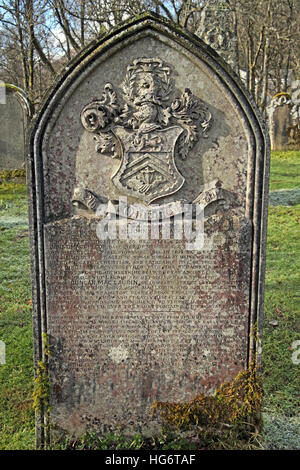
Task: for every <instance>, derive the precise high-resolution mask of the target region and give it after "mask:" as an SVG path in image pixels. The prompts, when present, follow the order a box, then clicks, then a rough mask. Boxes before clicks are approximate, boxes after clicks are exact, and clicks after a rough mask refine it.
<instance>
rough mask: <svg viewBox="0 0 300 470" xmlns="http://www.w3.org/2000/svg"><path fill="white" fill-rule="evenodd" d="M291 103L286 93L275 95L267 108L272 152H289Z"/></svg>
mask: <svg viewBox="0 0 300 470" xmlns="http://www.w3.org/2000/svg"><path fill="white" fill-rule="evenodd" d="M291 109H292V102H291V98H290V96H289V95H288V94H287V93H278V94H277V95H275V96H274V97H273V99H272V101H271V103H270V106H269V110H268V111H269V113H268V114H269V128H270V139H271V148H272V150H289V128H290V127H291V125H292V119H291Z"/></svg>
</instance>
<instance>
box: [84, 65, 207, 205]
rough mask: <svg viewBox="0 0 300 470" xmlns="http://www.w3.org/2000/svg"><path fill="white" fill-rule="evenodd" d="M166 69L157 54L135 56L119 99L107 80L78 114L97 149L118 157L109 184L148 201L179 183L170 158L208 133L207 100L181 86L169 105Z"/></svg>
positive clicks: (170, 191) (168, 72)
mask: <svg viewBox="0 0 300 470" xmlns="http://www.w3.org/2000/svg"><path fill="white" fill-rule="evenodd" d="M170 75H171V70H170V67H168V66H167V65H166V64H164V63H163V61H162V60H161V59H159V58H140V59H136V60H134V61H133V63H132V64H131V65H129V66H128V67H127V73H126V76H125V78H124V81H123V83H122V91H123V97H122V98H123V100H122V102H120V100H119V99H118V97H117V93H116V91H115V89H114V87H113V85H112V84H110V83H107V84H106V85H105V87H104V92H103V95H102V97H101V99H99V100H94V101H92V102H91V103H89V104H87V105H86V106H85V107H84V109H83V110H82V113H81V122H82V124H83V126H84V128H85V129H86V130H87V131H88V132H91V133H92V134H94V139H95V141H96V151H97V152H99V153H100V154H103V155H107V156H110V157H111V158H119V159H120V160H121V162H120V166H119V168H118V170H117V172H116V173H115V174H114V175H112V177H111V179H112V183H113V185H114V186H115V188H117V189H118V191H119V192H120V194H122V195H125V196H132V197H134V198H137V199H138V200H140V201H142V202H144V203H146V204H150V203H151V202H153V201H154V200H156V199H158V198H161V197H163V196H168V195H170V194H173V193H175V192H177V191H178V190H179V189H180V188H181V187H182V185H183V184H184V181H185V180H184V177H183V176H182V175H181V174H180V173H179V171H178V169H177V167H176V163H175V160H176V158H181V159H183V160H185V159H186V158H187V157H188V153H189V151H190V150H191V148H192V147H193V145H194V144H195V143H196V142H197V141H198V140H199V138H200V137H201V136H202V137H204V138H205V137H207V134H206V132H207V131H208V130H209V128H210V126H211V123H212V116H211V114H210V112H209V110H208V107H207V106H206V104H205V103H204V102H203V101H202V100H201V99H199V98H198V97H196V96H194V95H193V94H192V92H191V91H190V90H189V89H185V91H184V92H183V93H182V95H181V96H180V97H179V98H176V99H175V100H174V101H173V102H172V103H171V104H170V103H169V105H168V102H169V101H170V94H171V93H172V91H173V80H172V78H171V76H170Z"/></svg>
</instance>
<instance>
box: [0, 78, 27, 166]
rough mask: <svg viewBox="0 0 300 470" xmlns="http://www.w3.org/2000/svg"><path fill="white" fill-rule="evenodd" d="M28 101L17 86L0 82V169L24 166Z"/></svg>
mask: <svg viewBox="0 0 300 470" xmlns="http://www.w3.org/2000/svg"><path fill="white" fill-rule="evenodd" d="M30 114H31V111H30V103H29V101H28V99H27V97H26V95H25V93H24V92H23V91H22V90H21V89H20V88H18V87H16V86H14V85H9V84H0V126H1V135H0V169H1V170H15V169H19V168H24V166H25V150H24V149H25V135H26V131H27V127H28V120H29V118H30Z"/></svg>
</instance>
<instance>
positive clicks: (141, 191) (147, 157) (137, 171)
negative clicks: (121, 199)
mask: <svg viewBox="0 0 300 470" xmlns="http://www.w3.org/2000/svg"><path fill="white" fill-rule="evenodd" d="M113 132H114V134H115V136H116V137H117V139H118V140H119V142H120V146H121V148H122V161H121V165H120V167H119V169H118V171H117V172H116V173H115V175H113V177H112V182H113V184H114V186H115V187H116V188H117V189H118V190H119V191H120V192H121V193H122V194H124V195H127V196H132V197H135V198H137V199H140V200H142V201H144V202H146V203H147V204H150V203H151V202H153V201H155V200H156V199H158V198H161V197H163V196H168V195H169V194H173V193H175V192H176V191H178V190H179V189H180V188H181V187H182V185H183V183H184V181H185V180H184V178H183V176H182V175H181V174H180V173H179V171H178V170H177V168H176V164H175V160H174V149H175V144H176V141H177V139H178V137H179V136H180V134H181V133H182V132H183V129H182V128H181V127H179V126H173V127H169V128H167V129H154V130H151V131H149V132H145V131H144V132H143V133H141V132H138V131H130V130H127V129H124V128H123V127H115V128H114V131H113Z"/></svg>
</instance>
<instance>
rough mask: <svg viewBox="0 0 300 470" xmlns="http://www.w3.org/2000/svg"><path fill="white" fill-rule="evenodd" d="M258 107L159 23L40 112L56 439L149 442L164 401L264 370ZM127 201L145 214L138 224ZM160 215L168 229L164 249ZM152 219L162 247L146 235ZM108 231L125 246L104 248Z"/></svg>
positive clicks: (69, 74) (102, 48)
mask: <svg viewBox="0 0 300 470" xmlns="http://www.w3.org/2000/svg"><path fill="white" fill-rule="evenodd" d="M141 68H142V69H143V70H141ZM131 73H132V75H131ZM126 77H127V78H129V82H127V85H126ZM162 77H163V78H162ZM124 80H125V84H124ZM128 97H129V98H128ZM163 98H164V99H163ZM249 100H250V98H249V97H248V96H247V94H246V92H244V91H243V89H242V88H241V85H240V84H237V83H236V82H235V80H234V79H233V78H232V77H231V75H230V72H229V71H227V70H225V69H224V68H223V67H222V66H221V65H220V64H219V62H218V59H217V58H216V56H215V54H213V53H212V51H211V50H210V49H209V48H208V47H207V46H206V45H205V44H204V43H203V42H201V41H200V40H197V39H196V38H195V36H192V35H189V34H188V33H186V32H184V31H182V30H179V29H178V28H177V26H174V25H172V24H171V23H168V22H166V21H165V20H164V19H162V18H159V17H156V16H153V15H145V16H143V17H141V18H139V19H136V20H133V21H131V22H129V23H128V24H127V25H125V26H124V27H122V28H121V29H119V30H117V31H116V32H114V33H112V34H111V35H108V36H107V37H105V38H104V39H102V40H101V41H99V42H98V43H93V44H92V45H91V46H90V47H89V48H87V49H86V50H85V51H83V53H82V54H81V56H80V57H78V59H76V60H75V61H73V62H72V63H71V64H70V66H69V68H68V70H67V71H66V72H65V74H64V75H63V76H62V77H61V78H60V79H59V81H58V82H57V85H56V87H55V88H54V89H53V90H52V91H51V93H50V94H49V96H48V97H47V99H46V101H45V104H44V107H43V108H42V110H41V112H40V114H39V116H38V118H37V120H36V123H35V126H34V128H33V132H32V138H31V151H32V160H31V161H30V162H29V176H30V178H31V188H32V189H31V192H30V211H31V237H32V245H31V246H32V278H33V294H34V328H35V357H36V360H38V359H39V358H43V357H44V358H45V356H44V351H43V347H42V333H43V332H47V333H48V334H49V338H50V344H51V350H52V353H51V356H50V358H49V370H50V383H51V422H52V424H54V425H55V426H56V427H58V428H59V429H62V430H65V431H67V432H69V433H72V434H76V435H79V434H81V433H82V432H84V431H86V430H91V429H94V430H99V431H105V430H108V429H112V430H114V429H116V428H118V427H119V426H124V428H125V429H126V430H127V431H128V432H129V431H130V432H132V431H142V432H145V433H151V432H153V430H154V429H155V428H156V427H157V425H158V423H157V422H156V421H155V420H153V419H152V420H151V419H150V409H151V405H152V404H153V402H154V401H155V400H159V401H183V400H188V399H191V398H192V397H194V396H195V394H197V393H198V392H204V393H213V392H214V390H215V389H216V388H217V387H218V386H219V385H220V384H221V383H223V382H224V381H227V380H230V379H232V378H234V377H235V375H236V374H237V373H238V372H239V371H241V370H243V369H244V368H246V367H247V365H248V363H249V361H251V360H253V359H254V358H255V357H257V356H258V357H259V353H260V351H259V350H258V349H257V345H256V340H255V338H254V335H253V334H250V333H251V332H252V333H253V331H252V328H253V327H254V325H256V323H258V328H259V331H260V332H261V318H262V308H263V282H264V253H265V234H266V210H267V202H268V201H267V192H268V190H267V187H268V186H267V175H268V169H269V167H268V164H269V163H268V162H269V160H268V158H269V155H268V139H267V136H266V133H265V129H264V124H263V123H262V121H261V119H260V117H259V114H258V112H257V110H256V108H255V105H254V104H251V103H250V101H249ZM95 144H96V147H95ZM158 189H159V190H161V193H159V194H158V193H157V191H158ZM119 197H123V198H124V197H126V198H127V200H128V204H131V203H138V204H139V205H140V206H139V210H138V211H137V210H136V211H135V209H134V207H132V206H131V207H130V210H129V211H128V213H127V212H126V214H127V215H128V216H129V221H127V220H126V218H125V217H124V214H123V212H122V207H121V206H118V205H117V203H116V201H118V198H119ZM99 203H101V204H102V211H100V212H99V211H96V208H97V206H98V205H99ZM172 203H173V205H171V204H172ZM185 203H193V205H192V212H191V214H190V218H191V217H192V218H193V224H194V225H193V226H194V227H195V226H196V224H197V220H196V219H195V217H196V216H197V214H198V209H199V208H200V209H204V210H205V212H204V214H205V220H204V229H205V234H204V243H203V244H202V245H201V244H200V245H199V246H198V245H197V247H196V246H195V245H193V246H192V249H191V247H190V248H189V245H188V244H187V240H186V239H185V238H184V237H183V238H182V237H179V236H178V232H177V231H176V230H177V229H176V227H177V226H176V221H178V220H180V217H181V214H182V213H183V211H184V204H185ZM157 206H159V207H160V210H163V209H162V207H164V208H167V209H170V208H171V209H172V214H173V215H174V216H175V219H172V220H173V222H172V224H171V231H170V237H169V239H166V238H167V237H163V236H162V233H166V232H165V230H166V227H167V226H166V220H164V218H163V220H160V218H159V217H157V216H155V214H154V212H155V207H157ZM144 210H151V214H152V215H153V219H154V220H156V229H157V230H160V231H161V233H160V237H157V236H155V237H152V239H147V238H146V236H145V232H144V233H143V234H142V235H141V233H139V232H138V229H137V227H138V224H139V223H141V222H142V221H143V220H144V219H145V215H144V212H143V211H144ZM130 211H131V212H130ZM195 214H196V216H195ZM114 219H116V221H115V226H116V232H117V233H118V234H120V233H121V232H120V231H122V230H123V232H122V233H123V236H122V237H120V236H119V237H117V238H115V239H113V238H114V237H110V238H107V239H101V237H100V233H101V230H99V227H100V228H101V227H102V225H101V224H103V222H105V221H106V220H107V223H108V222H109V221H111V220H112V221H113V223H114ZM127 222H128V223H129V225H126V223H127ZM124 224H125V225H126V230H127V238H126V237H125V236H124ZM140 227H142V225H140ZM145 228H146V231H147V233H148V231H149V230H150V224H148V223H145V222H144V225H143V229H145ZM134 234H135V239H134V237H133V235H134ZM175 234H177V237H176V236H175ZM156 235H157V233H156ZM41 419H44V417H43V416H42V418H41ZM38 429H39V436H38V437H39V440H42V439H43V438H44V436H43V432H42V430H41V429H40V428H38Z"/></svg>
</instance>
